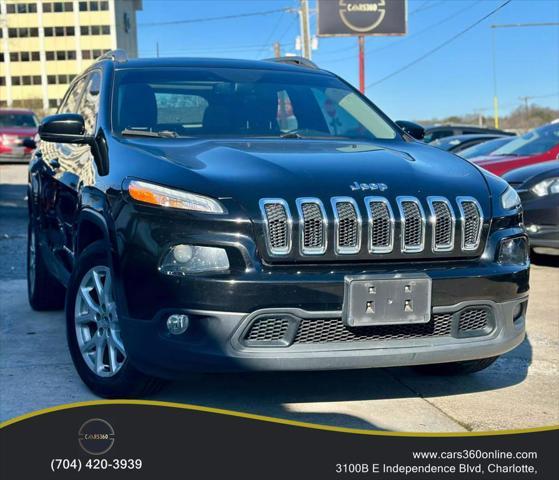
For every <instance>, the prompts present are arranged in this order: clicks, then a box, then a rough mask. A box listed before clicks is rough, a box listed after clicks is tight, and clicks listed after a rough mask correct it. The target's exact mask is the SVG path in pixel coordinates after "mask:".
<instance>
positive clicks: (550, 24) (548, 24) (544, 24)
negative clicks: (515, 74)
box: [490, 22, 559, 128]
mask: <svg viewBox="0 0 559 480" xmlns="http://www.w3.org/2000/svg"><path fill="white" fill-rule="evenodd" d="M556 26H559V22H540V23H502V24H497V25H491V26H490V28H491V54H492V56H493V62H492V63H493V118H494V122H495V128H499V99H498V97H497V67H496V63H497V60H496V59H495V58H496V54H495V29H496V28H525V27H556ZM525 102H526V109H527V108H528V103H527V102H528V100H525Z"/></svg>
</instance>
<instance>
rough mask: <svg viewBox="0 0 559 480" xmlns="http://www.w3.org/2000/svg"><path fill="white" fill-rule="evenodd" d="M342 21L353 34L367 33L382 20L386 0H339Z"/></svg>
mask: <svg viewBox="0 0 559 480" xmlns="http://www.w3.org/2000/svg"><path fill="white" fill-rule="evenodd" d="M339 12H340V17H341V19H342V21H343V22H344V23H345V24H346V26H347V27H348V28H350V29H351V30H353V31H355V32H368V31H370V30H373V29H375V28H376V27H378V26H379V25H380V23H381V22H382V21H383V20H384V15H385V14H386V0H339Z"/></svg>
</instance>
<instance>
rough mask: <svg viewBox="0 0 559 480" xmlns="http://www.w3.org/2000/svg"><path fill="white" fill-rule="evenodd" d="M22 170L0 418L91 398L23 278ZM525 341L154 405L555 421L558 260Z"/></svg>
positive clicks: (412, 418)
mask: <svg viewBox="0 0 559 480" xmlns="http://www.w3.org/2000/svg"><path fill="white" fill-rule="evenodd" d="M25 183H26V166H21V165H18V166H14V165H10V166H7V165H0V420H7V419H9V418H13V417H15V416H18V415H21V414H24V413H27V412H30V411H34V410H38V409H41V408H46V407H50V406H53V405H59V404H64V403H70V402H77V401H83V400H91V399H95V398H96V397H95V396H94V395H93V394H91V392H89V391H88V390H87V388H86V387H85V386H84V385H83V384H82V383H81V381H80V379H79V377H78V376H77V374H76V372H75V371H74V368H73V366H72V363H71V360H70V356H69V353H68V351H67V347H66V339H65V333H64V318H63V312H48V313H38V312H34V311H32V310H31V309H30V307H29V305H28V303H27V293H26V282H25V248H26V221H27V218H26V215H27V212H26V203H25V194H26V192H25V189H26V187H25ZM531 279H532V290H531V297H530V304H529V310H528V336H527V338H526V340H525V341H524V343H523V344H522V345H520V346H519V347H518V348H516V349H515V350H514V351H512V352H509V353H508V354H506V355H504V356H503V357H501V358H500V359H499V360H498V361H497V362H496V363H495V364H494V365H493V366H492V367H490V368H489V369H487V370H485V371H483V372H480V373H477V374H474V375H470V376H464V377H430V376H421V375H418V374H416V373H415V372H414V371H412V370H411V369H407V368H397V369H396V368H392V369H377V370H361V371H345V372H344V371H338V372H314V373H312V372H311V373H307V372H299V373H259V374H255V373H250V374H227V375H225V374H223V375H221V374H220V375H217V374H213V375H196V376H193V378H192V379H191V380H189V381H188V382H176V383H172V384H169V385H168V386H167V387H166V388H165V389H164V390H163V391H162V392H161V393H159V394H158V395H157V396H156V397H154V399H158V400H166V401H173V402H182V403H189V404H197V405H205V406H212V407H219V408H225V409H231V410H236V411H243V412H250V413H258V414H263V415H269V416H274V417H282V418H289V419H293V420H300V421H306V422H313V423H321V424H329V425H337V426H345V427H355V428H366V429H376V430H394V431H412V432H419V431H435V432H443V431H466V430H469V431H478V430H495V429H519V428H529V427H538V426H546V425H552V424H554V425H556V424H559V257H552V256H537V257H536V258H535V259H534V263H533V267H532V277H531Z"/></svg>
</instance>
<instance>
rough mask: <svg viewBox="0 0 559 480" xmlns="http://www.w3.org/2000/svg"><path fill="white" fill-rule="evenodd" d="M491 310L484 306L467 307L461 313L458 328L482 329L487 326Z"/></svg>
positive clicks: (466, 330) (462, 329)
mask: <svg viewBox="0 0 559 480" xmlns="http://www.w3.org/2000/svg"><path fill="white" fill-rule="evenodd" d="M488 319H489V311H488V310H487V309H484V308H467V309H466V310H463V311H462V312H461V313H460V323H459V326H458V329H459V330H460V331H461V332H469V331H472V330H481V329H483V328H485V327H487V324H488Z"/></svg>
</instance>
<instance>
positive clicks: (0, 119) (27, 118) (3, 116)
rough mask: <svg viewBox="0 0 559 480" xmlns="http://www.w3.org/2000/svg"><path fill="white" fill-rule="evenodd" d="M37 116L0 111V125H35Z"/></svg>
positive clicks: (37, 122) (37, 123)
mask: <svg viewBox="0 0 559 480" xmlns="http://www.w3.org/2000/svg"><path fill="white" fill-rule="evenodd" d="M37 125H39V121H38V120H37V117H36V116H35V115H33V114H30V113H10V112H0V127H36V126H37Z"/></svg>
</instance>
